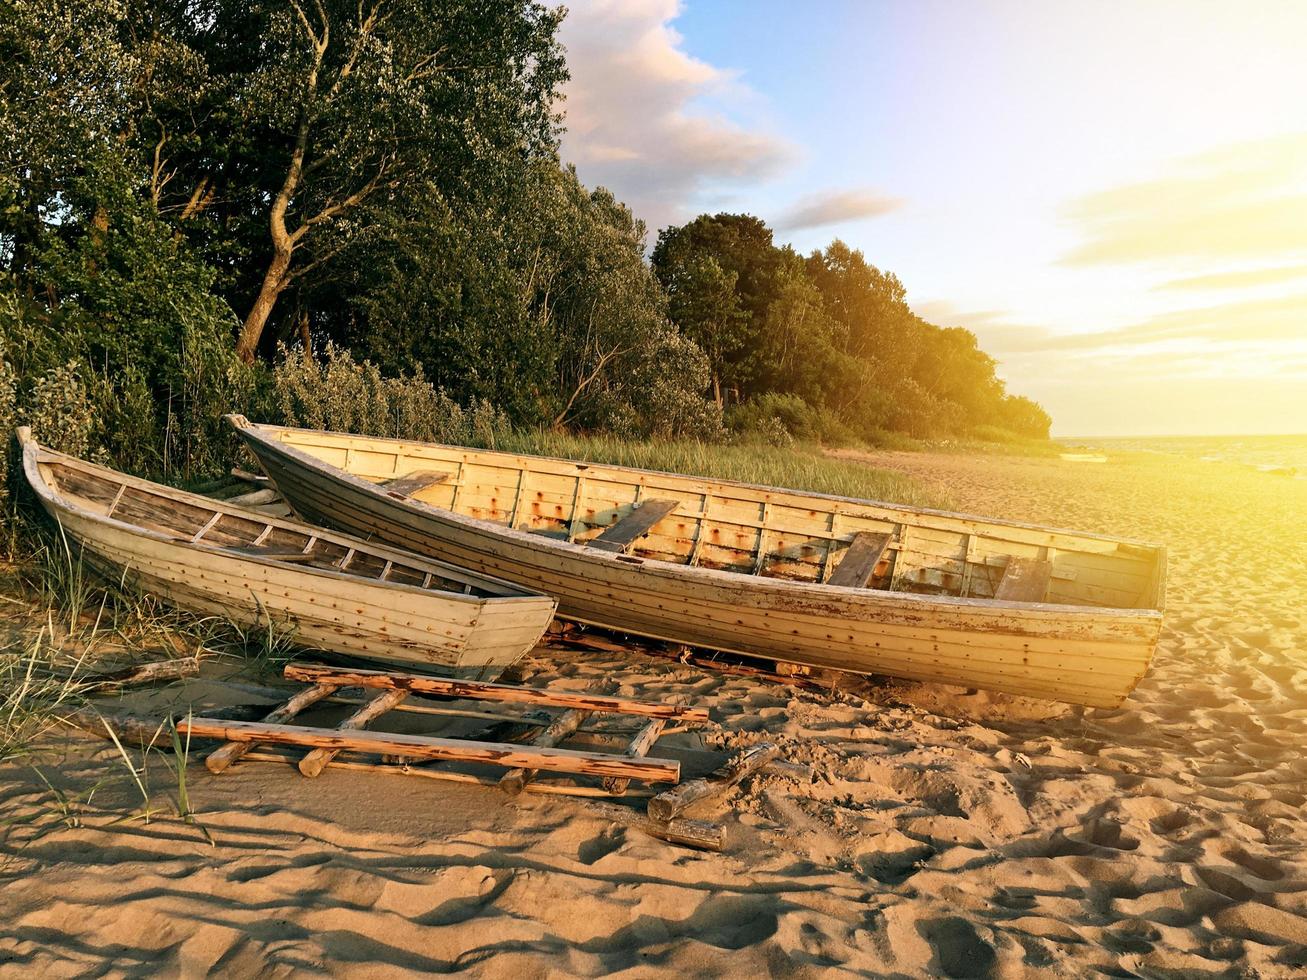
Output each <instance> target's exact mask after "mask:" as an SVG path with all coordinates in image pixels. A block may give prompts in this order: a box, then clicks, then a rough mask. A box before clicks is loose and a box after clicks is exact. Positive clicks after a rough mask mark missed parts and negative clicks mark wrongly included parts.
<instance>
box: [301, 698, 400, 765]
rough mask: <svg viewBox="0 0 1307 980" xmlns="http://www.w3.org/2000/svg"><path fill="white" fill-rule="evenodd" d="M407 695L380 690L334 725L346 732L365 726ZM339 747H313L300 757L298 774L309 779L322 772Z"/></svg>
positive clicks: (334, 756) (329, 763) (337, 752)
mask: <svg viewBox="0 0 1307 980" xmlns="http://www.w3.org/2000/svg"><path fill="white" fill-rule="evenodd" d="M406 697H408V691H382V692H381V693H380V694H378V695H377V696H376V697H375V698H373V699H372V700H371V701H369V702H368V703H367V704H365V705H364V706H363V707H361V708H359V710H358V711H356V712H354V713H353V714H352V715H350V716H349V717H348V718H346V719H345V720H344V721H342V722H341V723H340V724H339V725H337V726H336V728H337V730H338V731H342V732H347V731H352V730H354V729H359V728H367V727H368V725H369V724H371V723H372V722H373V721H375V720H376V719H377V718H379V717H381V716H382V715H384V714H385V713H386V712H387V711H389V710H390V709H391V708H393V707H395V705H397V704H399V702H401V701H403V700H404V699H405V698H406ZM339 752H340V750H339V749H314V750H313V751H312V752H310V753H309V754H308V755H306V756H305V757H304V758H303V759H300V764H299V770H300V774H301V775H304V776H308V777H309V778H310V779H312V778H314V777H315V776H319V775H321V774H322V770H323V769H325V768H327V766H329V765H331V760H332V759H334V758H336V756H337V754H339Z"/></svg>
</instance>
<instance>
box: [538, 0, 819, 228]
mask: <svg viewBox="0 0 1307 980" xmlns="http://www.w3.org/2000/svg"><path fill="white" fill-rule="evenodd" d="M679 12H680V4H679V3H678V2H676V0H578V2H575V3H570V4H568V14H567V17H566V18H565V19H564V21H563V26H562V30H561V32H560V34H561V38H562V42H563V45H564V46H565V47H566V49H567V62H568V68H569V70H570V71H571V74H572V79H571V81H570V82H569V83H568V84H567V87H566V89H565V95H566V103H565V106H564V108H565V109H566V112H567V120H566V125H567V132H566V133H565V135H564V137H563V157H564V159H566V160H568V161H570V162H572V163H574V164H576V168H577V172H578V173H579V175H580V177H581V179H582V180H583V181H585V182H586V183H587V184H589V185H602V186H604V187H607V188H608V189H609V190H611V191H613V193H614V194H616V195H617V196H618V198H620V199H621V200H624V201H625V202H626V203H627V204H628V205H630V206H631V208H632V209H633V210H634V211H635V213H636V215H637V216H638V217H640V218H643V219H644V220H645V222H646V223H647V224H648V225H649V227H650V228H651V229H652V230H657V229H658V228H660V227H664V226H666V225H668V224H673V223H676V222H679V221H682V220H684V219H685V218H687V217H689V216H690V215H691V213H692V211H693V210H694V209H696V208H698V207H700V206H702V205H701V204H700V203H699V202H701V201H702V200H703V199H704V198H706V197H707V196H708V195H709V194H710V193H711V192H713V191H714V190H715V189H716V187H717V186H718V185H720V184H723V183H729V182H738V181H756V180H763V179H766V178H767V177H770V176H772V175H774V174H776V173H778V172H779V171H780V170H782V169H783V168H784V167H785V166H786V165H787V164H788V163H790V162H791V161H792V160H793V159H794V157H795V150H794V148H793V147H791V146H790V144H788V143H787V142H785V141H784V140H782V139H780V138H779V137H778V136H775V135H773V134H771V133H768V132H763V131H759V130H754V129H749V128H746V127H745V126H742V125H740V124H739V123H737V122H735V121H733V120H731V119H728V118H726V116H724V115H722V114H721V113H720V112H710V111H707V110H705V109H703V108H702V106H701V105H699V104H697V103H699V102H701V100H704V99H707V98H714V99H718V100H726V101H729V100H730V99H732V98H735V99H737V100H738V99H739V98H740V97H741V96H742V95H744V94H746V93H747V89H744V88H743V87H742V86H741V85H740V83H739V82H738V80H737V79H736V78H735V76H734V75H733V74H732V73H731V72H729V71H726V70H724V69H721V68H717V67H715V66H713V65H709V64H707V63H705V62H703V61H700V60H698V59H696V58H694V57H692V56H690V55H689V54H687V53H686V52H685V50H684V49H683V48H682V46H681V44H682V38H681V36H680V35H679V34H678V33H677V32H676V31H675V30H674V29H673V28H672V27H671V22H672V21H673V20H675V18H676V16H677V14H678V13H679Z"/></svg>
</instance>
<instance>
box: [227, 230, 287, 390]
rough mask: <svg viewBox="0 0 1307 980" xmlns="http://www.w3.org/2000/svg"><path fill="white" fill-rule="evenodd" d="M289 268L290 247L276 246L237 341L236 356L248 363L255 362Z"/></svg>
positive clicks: (284, 285)
mask: <svg viewBox="0 0 1307 980" xmlns="http://www.w3.org/2000/svg"><path fill="white" fill-rule="evenodd" d="M289 269H290V249H289V248H275V249H274V250H273V253H272V261H271V262H269V263H268V272H267V274H266V275H265V276H264V277H263V285H262V286H261V287H260V289H259V295H258V297H257V298H256V299H255V300H254V305H253V306H252V307H250V313H249V316H247V317H246V318H245V324H244V325H243V326H242V327H241V335H240V338H239V339H238V340H237V341H236V356H237V357H239V358H240V359H241V360H242V361H244V362H245V363H246V364H253V363H254V355H255V354H256V353H257V352H258V349H259V338H260V337H262V336H263V328H264V326H266V325H267V322H268V317H269V316H270V315H271V314H272V308H273V306H274V305H276V302H277V297H278V296H280V295H281V291H282V290H283V289H285V288H286V273H287V272H288V271H289Z"/></svg>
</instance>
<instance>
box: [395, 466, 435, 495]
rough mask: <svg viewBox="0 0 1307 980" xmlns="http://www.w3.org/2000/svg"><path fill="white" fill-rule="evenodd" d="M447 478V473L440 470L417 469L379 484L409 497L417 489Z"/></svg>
mask: <svg viewBox="0 0 1307 980" xmlns="http://www.w3.org/2000/svg"><path fill="white" fill-rule="evenodd" d="M448 479H449V474H448V473H442V472H441V471H440V470H418V471H416V472H414V473H408V474H405V475H404V476H397V477H395V478H394V479H393V480H382V481H381V486H383V487H385V488H386V490H387V491H389V492H390V493H395V494H399V495H400V496H402V497H411V496H413V494H415V493H417V492H418V491H419V490H425V489H426V488H427V487H434V486H436V485H437V484H439V483H444V482H445V481H446V480H448Z"/></svg>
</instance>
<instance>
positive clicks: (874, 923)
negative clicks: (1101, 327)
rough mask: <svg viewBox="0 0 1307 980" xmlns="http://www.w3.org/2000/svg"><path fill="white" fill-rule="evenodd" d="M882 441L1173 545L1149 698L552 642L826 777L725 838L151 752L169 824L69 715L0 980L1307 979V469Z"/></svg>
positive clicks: (19, 861)
mask: <svg viewBox="0 0 1307 980" xmlns="http://www.w3.org/2000/svg"><path fill="white" fill-rule="evenodd" d="M841 455H844V456H849V455H854V454H851V453H847V452H845V453H841ZM861 458H864V459H865V460H866V461H868V462H870V463H874V464H875V465H877V466H880V467H885V468H889V469H895V470H900V471H902V472H905V473H907V474H909V475H911V476H914V477H916V478H918V479H919V480H921V481H923V482H924V483H926V484H928V485H929V486H931V487H932V488H936V489H938V490H939V491H940V492H942V493H944V494H947V496H948V497H949V498H951V499H952V500H954V501H955V502H956V503H957V505H958V506H959V509H964V510H970V511H975V512H978V513H982V514H989V515H994V516H1001V517H1007V518H1015V519H1020V520H1030V521H1037V522H1041V523H1048V524H1055V525H1061V526H1066V527H1072V528H1077V529H1084V530H1092V531H1100V532H1104V533H1109V534H1115V535H1124V536H1130V537H1135V538H1141V539H1146V540H1155V541H1160V542H1163V543H1165V544H1167V545H1168V546H1169V548H1170V577H1169V596H1168V611H1167V620H1166V627H1165V630H1164V633H1163V637H1162V641H1161V644H1160V646H1159V648H1158V652H1157V656H1156V658H1155V660H1154V663H1153V667H1152V669H1151V671H1150V673H1149V674H1148V676H1147V677H1146V678H1145V679H1144V681H1143V682H1142V683H1141V684H1140V685H1139V687H1138V689H1137V690H1136V691H1135V693H1134V694H1133V696H1132V697H1131V698H1130V699H1129V700H1128V701H1127V702H1126V703H1125V704H1124V705H1123V706H1122V707H1121V708H1120V709H1118V710H1112V711H1104V710H1082V709H1073V708H1070V707H1068V706H1064V705H1055V704H1051V703H1045V702H1036V701H1022V700H1020V699H1016V698H1011V697H1006V696H996V695H987V694H985V693H983V692H974V691H972V692H968V691H963V690H961V689H952V688H946V687H942V686H931V685H916V684H909V683H894V682H887V683H855V684H850V685H848V686H847V687H846V688H841V689H840V690H836V691H833V692H820V691H806V690H797V689H794V688H791V687H787V686H782V685H774V684H766V683H762V682H759V681H755V680H750V679H745V678H741V677H733V676H725V675H720V674H714V673H708V672H705V671H702V670H699V669H696V668H692V667H688V666H684V665H680V664H676V663H673V662H669V661H666V660H662V659H655V658H651V657H647V656H644V655H641V654H634V653H633V654H631V655H629V656H621V655H617V654H613V653H606V652H585V651H572V652H567V653H559V652H557V651H553V650H550V651H547V652H546V651H537V652H536V654H534V655H533V656H532V657H531V658H530V660H529V662H528V663H527V664H526V668H525V671H524V674H523V676H524V679H525V682H526V683H528V684H531V685H534V686H549V687H551V688H560V689H565V690H602V691H605V692H607V693H615V694H621V695H624V696H630V697H639V698H648V699H655V700H662V701H674V702H679V703H684V704H690V703H693V704H696V705H702V706H706V707H708V708H710V709H711V711H712V715H713V719H714V721H715V722H716V723H717V726H718V727H714V728H713V729H710V730H708V731H706V732H704V733H703V734H702V735H700V734H696V733H693V732H687V733H683V734H677V735H672V736H668V738H667V739H666V740H665V743H660V744H659V748H660V749H662V747H663V745H664V744H666V745H667V746H668V747H680V749H681V750H683V751H684V752H685V753H686V757H687V759H691V760H693V759H695V758H699V757H707V756H708V753H707V752H706V751H705V750H714V751H729V750H734V749H737V748H740V747H743V746H747V745H750V744H753V743H756V742H758V741H761V740H764V739H767V740H772V741H778V742H779V743H780V744H781V745H782V747H783V749H784V752H785V757H786V758H788V759H790V760H791V761H794V762H801V763H805V764H807V765H809V766H811V767H812V769H813V770H814V772H815V778H814V779H813V780H811V781H810V782H804V781H803V780H801V779H799V778H797V777H795V776H793V775H789V774H783V773H770V774H763V775H760V776H758V777H755V778H753V779H752V780H750V781H749V782H747V783H746V784H745V785H744V786H743V787H742V788H741V789H739V790H737V791H735V792H733V793H732V794H730V795H729V796H728V797H727V798H726V799H725V800H724V801H723V802H721V803H719V804H708V805H706V807H705V808H703V809H702V810H697V811H694V812H693V813H692V814H691V815H693V816H696V817H701V818H704V819H713V820H719V821H721V822H722V823H723V824H724V825H725V826H726V833H727V840H726V848H725V850H724V851H723V852H722V853H720V854H712V853H702V852H696V851H691V850H687V849H684V848H681V847H676V846H673V845H671V844H667V843H664V842H662V841H659V840H656V839H654V838H651V837H648V836H645V835H644V834H642V833H640V832H638V831H636V830H634V829H626V828H622V827H620V826H616V825H614V824H612V823H611V822H609V821H607V820H605V819H602V818H600V817H596V816H595V815H593V814H591V813H588V812H587V811H586V810H585V809H584V807H583V806H582V805H580V804H578V803H577V802H576V801H573V800H569V799H564V798H559V797H545V796H530V795H527V796H522V797H518V798H516V799H512V800H510V799H508V798H506V797H504V796H503V795H502V794H500V793H498V792H496V791H494V790H489V789H482V788H478V787H464V786H455V785H448V784H444V783H437V782H431V781H426V780H422V779H415V778H404V777H401V776H385V775H377V774H372V773H363V772H353V771H345V770H337V769H329V770H328V771H327V772H325V773H324V774H323V775H322V776H321V777H320V778H318V779H317V780H314V781H309V780H304V779H301V778H300V777H299V776H298V775H297V774H296V773H295V771H294V770H293V769H291V768H289V767H286V766H281V765H276V764H267V763H241V764H238V766H237V767H236V768H234V769H233V770H231V771H229V772H228V773H226V774H224V775H221V776H213V775H210V774H209V773H208V772H207V771H205V770H204V768H203V767H202V766H201V765H198V764H195V763H193V764H192V765H191V767H190V769H189V772H188V781H187V789H188V791H189V794H190V799H191V805H192V807H193V809H194V811H195V813H196V823H187V822H183V821H182V820H180V819H178V818H177V817H176V816H175V814H174V813H173V811H171V810H170V809H169V805H168V796H169V794H170V793H171V794H174V795H175V786H172V785H171V784H170V783H169V781H168V777H167V772H166V770H165V769H164V767H163V765H162V763H159V762H156V763H155V764H154V765H153V767H152V769H151V771H150V773H149V778H150V779H151V781H152V783H151V785H152V786H155V787H157V792H158V800H157V801H156V804H157V806H158V812H157V813H156V814H155V815H154V816H153V817H152V818H151V819H150V820H149V821H148V822H146V821H145V820H144V819H141V818H139V817H136V818H132V817H131V815H132V814H134V813H139V810H140V808H141V798H140V793H139V791H138V789H137V787H136V786H135V785H134V784H133V783H132V781H131V780H130V779H128V778H127V775H126V773H125V771H124V768H123V766H122V760H121V758H120V757H119V756H118V752H117V750H116V749H115V748H114V747H113V746H112V745H106V744H105V743H102V742H97V741H94V740H91V739H88V738H84V737H82V736H79V735H74V734H70V735H67V736H63V735H61V736H59V737H58V738H56V739H53V740H52V743H51V754H49V755H48V756H47V758H46V759H45V760H44V763H43V764H42V766H41V768H40V774H43V776H44V779H48V780H49V782H50V784H51V785H52V786H53V787H54V789H53V790H52V788H51V786H50V785H47V784H46V782H44V781H43V779H42V775H40V774H38V773H37V771H35V770H34V769H33V767H32V766H31V765H29V764H26V763H22V764H10V765H8V766H6V767H4V769H3V770H0V805H2V807H3V813H4V819H3V821H2V826H0V976H14V977H20V976H21V977H29V976H143V975H147V974H148V975H164V976H201V975H205V974H209V973H221V974H223V975H228V976H276V977H289V976H304V975H331V976H340V975H353V976H368V977H387V976H403V975H411V974H414V973H419V972H424V973H444V972H452V971H456V970H467V971H471V972H472V973H474V974H475V975H480V976H487V977H556V976H573V975H578V976H586V975H596V974H604V973H617V974H622V975H627V976H650V975H653V974H654V973H656V972H671V973H675V974H678V975H685V976H728V975H730V976H737V975H743V976H749V975H753V976H767V975H776V976H796V977H808V976H811V977H816V976H828V975H833V974H838V973H847V974H850V975H875V976H901V977H914V976H922V975H929V976H945V977H964V976H1003V977H1022V976H1029V977H1046V976H1064V977H1080V976H1087V975H1088V976H1092V975H1105V976H1139V977H1158V978H1163V977H1165V978H1172V977H1175V978H1178V977H1240V978H1246V977H1264V978H1270V977H1290V976H1301V975H1303V973H1304V971H1307V820H1305V819H1304V814H1303V805H1304V803H1305V802H1307V755H1305V754H1304V749H1305V748H1307V543H1305V542H1307V481H1301V480H1297V481H1295V480H1290V479H1283V478H1277V477H1275V476H1272V475H1267V474H1263V473H1258V472H1255V471H1252V470H1249V469H1246V468H1240V467H1236V466H1233V465H1224V464H1214V463H1202V462H1198V461H1190V460H1185V459H1181V458H1178V457H1161V456H1147V455H1132V456H1122V457H1117V456H1114V457H1113V458H1112V460H1111V461H1110V462H1108V463H1106V464H1084V463H1074V462H1068V461H1064V460H1059V459H1047V458H1025V457H1000V456H988V457H961V456H949V455H939V454H919V453H876V454H864V455H863V456H862V457H861ZM167 696H168V697H169V698H171V700H172V703H174V704H176V705H179V706H181V705H184V704H185V703H186V702H188V701H190V700H199V701H201V702H202V701H203V700H204V698H205V696H206V693H205V690H204V685H203V684H191V685H186V686H180V687H176V688H172V689H170V691H169V693H168V695H167ZM182 710H184V708H183V709H182ZM687 764H689V763H687ZM56 790H57V792H56ZM60 799H63V800H64V801H65V802H64V804H63V805H60V804H59V800H60ZM125 817H127V818H126V819H125Z"/></svg>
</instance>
